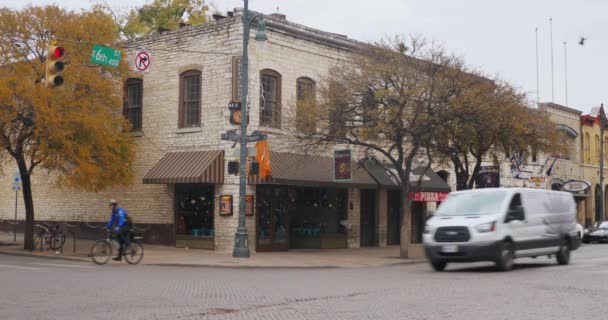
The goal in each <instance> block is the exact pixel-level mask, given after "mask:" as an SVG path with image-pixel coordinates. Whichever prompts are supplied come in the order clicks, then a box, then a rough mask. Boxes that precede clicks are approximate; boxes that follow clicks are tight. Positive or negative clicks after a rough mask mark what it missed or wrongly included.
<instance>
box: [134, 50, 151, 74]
mask: <svg viewBox="0 0 608 320" xmlns="http://www.w3.org/2000/svg"><path fill="white" fill-rule="evenodd" d="M151 64H152V55H151V54H150V52H149V51H144V50H141V51H136V52H135V59H133V70H135V71H139V72H149V71H150V65H151Z"/></svg>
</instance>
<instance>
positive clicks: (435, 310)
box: [0, 244, 608, 320]
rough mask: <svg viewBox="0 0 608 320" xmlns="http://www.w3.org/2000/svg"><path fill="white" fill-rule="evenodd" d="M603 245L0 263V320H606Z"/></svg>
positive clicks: (607, 260)
mask: <svg viewBox="0 0 608 320" xmlns="http://www.w3.org/2000/svg"><path fill="white" fill-rule="evenodd" d="M607 253H608V245H602V244H593V245H586V246H583V247H582V248H581V249H579V250H578V251H576V252H574V253H573V257H572V263H571V265H568V266H558V265H557V264H556V263H555V260H554V259H552V260H549V259H547V258H538V259H524V260H517V262H518V263H517V264H516V268H515V270H513V271H511V272H507V273H500V272H495V271H494V270H493V268H492V267H491V265H490V264H453V265H449V266H448V269H447V271H445V272H441V273H437V272H433V271H431V268H430V267H429V266H428V265H427V264H414V265H398V266H391V267H379V268H357V269H311V270H306V269H302V270H293V269H289V270H287V269H286V270H282V269H221V268H187V267H156V266H130V265H126V264H125V263H111V264H109V265H105V266H96V265H93V264H89V263H80V262H70V261H53V260H44V259H36V258H26V257H16V256H6V255H0V287H1V288H2V289H1V290H0V296H1V300H0V301H2V302H1V303H0V319H6V320H8V319H31V320H34V319H79V320H80V319H104V320H107V319H163V320H165V319H277V320H279V319H280V320H290V319H483V320H489V319H509V320H511V319H535V320H538V319H552V320H559V319H606V318H608V316H606V315H608V254H607Z"/></svg>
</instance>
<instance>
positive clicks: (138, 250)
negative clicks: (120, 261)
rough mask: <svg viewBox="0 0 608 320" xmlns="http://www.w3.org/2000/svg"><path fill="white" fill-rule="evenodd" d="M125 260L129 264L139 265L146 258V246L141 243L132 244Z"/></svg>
mask: <svg viewBox="0 0 608 320" xmlns="http://www.w3.org/2000/svg"><path fill="white" fill-rule="evenodd" d="M124 257H125V260H127V263H129V264H138V263H139V262H140V261H141V259H143V258H144V246H142V245H141V243H139V242H131V244H129V247H127V250H126V252H125V253H124Z"/></svg>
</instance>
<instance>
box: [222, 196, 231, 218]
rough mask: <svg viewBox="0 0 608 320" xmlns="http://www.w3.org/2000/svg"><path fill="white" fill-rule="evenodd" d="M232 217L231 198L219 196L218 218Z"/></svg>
mask: <svg viewBox="0 0 608 320" xmlns="http://www.w3.org/2000/svg"><path fill="white" fill-rule="evenodd" d="M231 215H232V196H220V216H231Z"/></svg>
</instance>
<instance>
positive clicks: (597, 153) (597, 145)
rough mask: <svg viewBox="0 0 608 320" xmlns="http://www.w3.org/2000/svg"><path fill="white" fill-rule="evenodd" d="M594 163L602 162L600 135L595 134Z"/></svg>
mask: <svg viewBox="0 0 608 320" xmlns="http://www.w3.org/2000/svg"><path fill="white" fill-rule="evenodd" d="M593 163H595V164H599V163H600V136H598V135H597V134H596V135H595V158H594V159H593Z"/></svg>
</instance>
